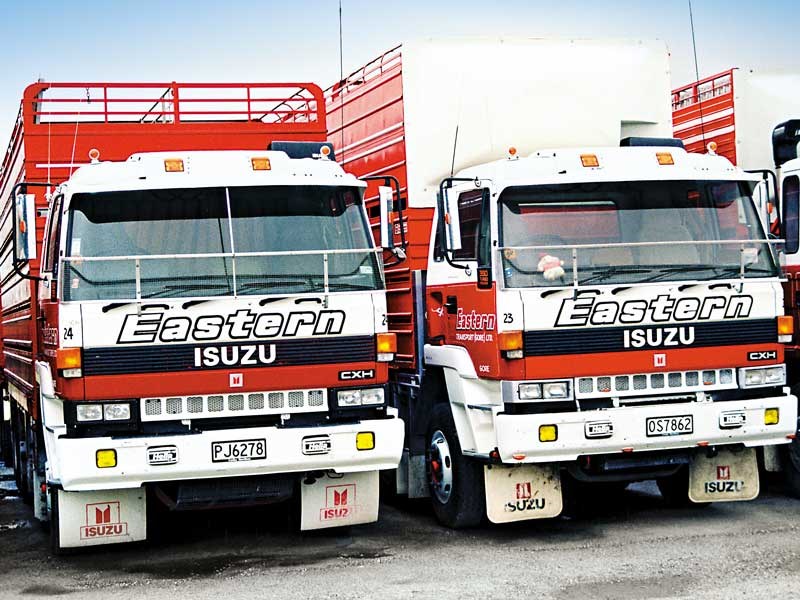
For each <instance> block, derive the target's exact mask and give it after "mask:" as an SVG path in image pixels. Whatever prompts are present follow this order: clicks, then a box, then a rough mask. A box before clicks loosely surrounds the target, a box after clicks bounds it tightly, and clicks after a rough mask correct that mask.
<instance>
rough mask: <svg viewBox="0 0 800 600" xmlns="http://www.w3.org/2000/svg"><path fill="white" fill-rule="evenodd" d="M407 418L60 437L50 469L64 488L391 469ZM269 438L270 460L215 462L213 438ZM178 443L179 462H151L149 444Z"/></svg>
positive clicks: (95, 487)
mask: <svg viewBox="0 0 800 600" xmlns="http://www.w3.org/2000/svg"><path fill="white" fill-rule="evenodd" d="M359 432H372V433H374V435H375V448H374V449H372V450H358V449H356V434H357V433H359ZM320 435H327V436H329V438H330V451H329V452H328V454H324V455H312V456H307V455H304V454H303V451H302V448H303V438H305V437H309V436H312V437H313V436H320ZM403 435H404V433H403V421H402V420H401V419H398V418H390V419H375V420H365V421H361V422H360V423H358V424H348V425H332V426H325V427H297V428H278V427H255V428H247V429H226V430H220V431H205V432H202V433H195V434H185V435H169V436H158V437H140V438H126V439H120V438H111V437H97V438H79V439H68V438H64V437H59V438H56V440H55V449H56V452H55V453H54V454H53V453H50V455H49V456H48V460H49V461H50V462H51V464H50V465H49V472H50V475H51V478H52V479H54V481H51V482H50V483H60V484H61V485H62V486H63V488H64V490H66V491H88V490H106V489H120V488H138V487H140V486H141V485H142V484H143V483H147V482H157V481H180V480H185V479H203V478H211V477H234V476H242V475H267V474H278V473H302V472H306V471H315V470H333V471H336V472H338V473H356V472H364V471H376V470H380V469H394V468H395V467H396V466H397V463H398V462H399V461H400V455H401V453H402V449H403ZM253 439H264V440H266V455H267V457H266V459H259V460H251V461H243V462H213V461H212V459H211V444H212V442H230V441H236V440H253ZM163 446H174V447H176V448H177V451H178V452H177V454H178V462H177V463H176V464H171V465H151V464H150V463H149V461H148V452H147V450H148V448H154V447H163ZM111 449H113V450H116V453H117V466H116V467H111V468H103V469H100V468H98V467H97V466H96V463H95V453H96V452H97V451H98V450H111Z"/></svg>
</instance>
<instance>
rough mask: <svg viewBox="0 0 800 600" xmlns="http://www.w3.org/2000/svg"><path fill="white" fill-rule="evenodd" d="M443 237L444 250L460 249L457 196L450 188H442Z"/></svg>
mask: <svg viewBox="0 0 800 600" xmlns="http://www.w3.org/2000/svg"><path fill="white" fill-rule="evenodd" d="M442 219H444V237H445V250H447V251H448V252H452V251H454V250H461V223H460V221H459V219H458V196H457V195H456V194H455V193H454V192H453V190H452V188H445V189H444V214H443V215H442Z"/></svg>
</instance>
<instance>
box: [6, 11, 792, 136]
mask: <svg viewBox="0 0 800 600" xmlns="http://www.w3.org/2000/svg"><path fill="white" fill-rule="evenodd" d="M796 2H797V0H793V1H790V0H762V1H760V2H756V1H738V0H693V8H694V17H695V28H696V31H697V49H698V59H699V69H700V74H701V76H705V75H711V74H714V73H717V72H719V71H723V70H725V69H728V68H730V67H733V66H739V67H747V68H755V69H761V70H772V69H796V70H800V53H799V52H798V50H797V41H796V40H797V33H796V28H797V18H796V16H797V11H796V4H795V3H796ZM343 28H344V68H345V72H349V71H351V70H353V69H355V68H356V67H358V66H360V65H361V64H363V63H365V62H367V61H368V60H370V59H371V58H373V57H374V56H376V55H377V54H379V53H381V52H382V51H384V50H387V49H389V48H391V47H393V46H395V45H396V44H398V43H400V42H401V41H403V40H404V39H412V38H417V37H432V36H464V35H481V36H495V35H508V36H526V37H547V36H557V37H583V38H586V37H591V38H597V37H624V38H637V39H650V38H659V39H662V40H665V41H666V42H667V44H668V46H669V48H670V50H671V53H672V76H673V84H674V85H675V86H677V85H680V84H684V83H688V82H690V81H692V80H694V63H693V59H692V46H691V33H690V28H689V11H688V3H687V0H661V1H655V0H636V1H634V0H593V1H589V0H558V1H553V0H548V1H543V0H495V1H494V2H486V1H485V0H481V1H476V0H458V1H452V0H438V1H437V0H404V1H403V2H387V1H381V0H371V1H370V0H343ZM338 31H339V30H338V1H337V0H294V1H291V0H280V1H278V0H250V1H242V0H227V1H222V0H169V1H165V0H158V1H157V0H136V1H135V2H133V1H128V0H116V1H113V2H102V1H100V0H92V1H88V2H87V1H86V0H82V1H80V2H76V1H67V0H64V1H60V2H59V1H55V0H0V48H2V57H3V61H2V63H3V67H2V69H0V148H2V150H0V152H3V151H4V149H5V145H6V144H7V137H6V136H8V135H9V134H10V131H11V128H12V126H13V123H14V119H15V118H16V115H17V111H18V109H19V100H20V98H21V96H22V91H23V89H24V87H25V86H26V85H27V84H29V83H31V82H33V81H35V80H36V79H38V78H40V77H41V78H43V79H46V80H49V81H73V82H75V81H81V82H94V81H142V82H144V81H173V80H174V81H184V82H191V81H289V80H293V81H312V82H316V83H319V84H320V85H322V87H327V86H328V85H330V84H331V83H333V82H334V80H336V79H338V74H339V58H338V46H339V44H338V35H339V33H338Z"/></svg>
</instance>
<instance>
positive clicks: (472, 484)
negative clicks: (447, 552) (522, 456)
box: [426, 404, 486, 529]
mask: <svg viewBox="0 0 800 600" xmlns="http://www.w3.org/2000/svg"><path fill="white" fill-rule="evenodd" d="M441 436H443V439H444V440H445V442H446V446H447V450H449V452H448V453H447V455H446V456H445V459H444V460H441V463H446V458H447V457H449V459H450V466H449V471H450V474H451V485H450V486H449V487H448V488H447V489H446V490H445V489H444V486H442V485H441V481H442V479H441V477H442V475H441V473H442V469H448V466H447V465H446V464H440V465H439V466H438V467H437V465H436V461H437V459H439V458H440V457H441V454H439V450H438V448H441V446H442V444H441V443H439V444H438V445H437V446H436V448H437V450H434V449H433V448H434V439H438V440H441V439H442V438H441ZM427 441H428V451H427V453H426V464H427V472H428V483H429V486H430V492H431V502H432V504H433V512H434V514H435V515H436V519H437V520H438V521H439V523H441V524H442V525H444V526H446V527H450V528H452V529H463V528H466V527H475V526H476V525H478V524H480V522H481V521H482V520H483V518H484V516H485V515H486V495H485V492H484V480H483V465H481V464H480V463H478V462H476V461H474V460H471V459H470V458H468V457H466V456H464V455H463V454H462V453H461V444H459V442H458V435H457V433H456V426H455V423H454V421H453V415H452V413H451V412H450V406H449V405H448V404H438V405H437V406H435V407H434V409H433V415H432V416H431V422H430V427H429V430H428V436H427ZM437 454H439V456H437ZM437 471H438V473H439V475H438V477H439V479H438V480H437V479H436V478H437ZM437 490H438V491H439V493H437ZM445 496H446V497H445Z"/></svg>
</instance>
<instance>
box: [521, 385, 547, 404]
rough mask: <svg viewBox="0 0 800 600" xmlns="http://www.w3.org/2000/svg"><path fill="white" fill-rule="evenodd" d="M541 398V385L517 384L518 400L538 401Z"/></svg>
mask: <svg viewBox="0 0 800 600" xmlns="http://www.w3.org/2000/svg"><path fill="white" fill-rule="evenodd" d="M541 397H542V384H541V383H520V384H519V398H520V400H538V399H540V398H541Z"/></svg>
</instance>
